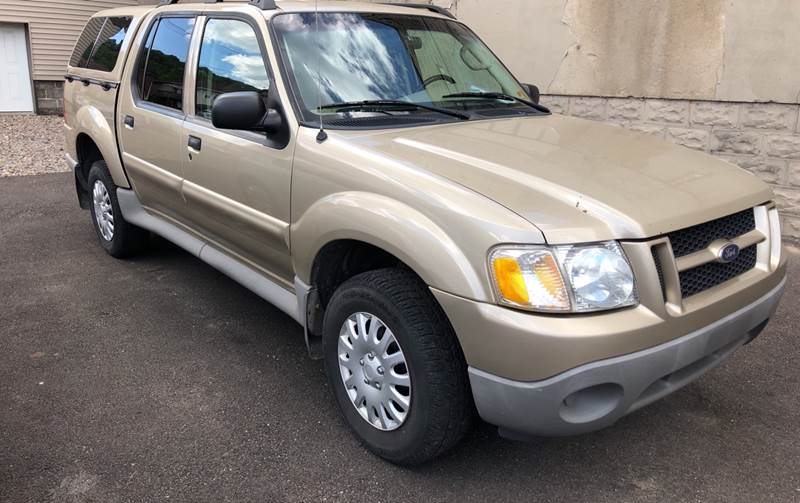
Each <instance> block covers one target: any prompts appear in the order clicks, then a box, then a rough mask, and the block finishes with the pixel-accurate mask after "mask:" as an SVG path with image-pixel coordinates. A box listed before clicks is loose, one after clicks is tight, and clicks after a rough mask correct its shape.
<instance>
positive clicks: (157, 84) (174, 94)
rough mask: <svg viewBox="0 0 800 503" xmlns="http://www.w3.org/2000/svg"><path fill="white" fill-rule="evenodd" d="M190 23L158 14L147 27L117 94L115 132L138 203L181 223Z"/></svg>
mask: <svg viewBox="0 0 800 503" xmlns="http://www.w3.org/2000/svg"><path fill="white" fill-rule="evenodd" d="M194 26H195V18H194V17H189V16H185V15H184V16H174V15H163V16H161V17H158V18H156V19H155V20H154V21H153V22H152V23H150V26H149V29H148V30H146V31H145V32H144V34H143V35H140V36H144V37H146V40H145V42H144V43H143V44H137V46H138V47H140V49H139V54H137V55H132V56H131V57H136V58H137V59H136V64H135V65H131V66H132V67H131V68H129V69H128V70H126V72H125V76H124V77H123V79H122V82H125V83H127V84H123V85H122V87H121V89H120V97H119V100H120V101H119V109H118V113H117V131H119V139H120V142H121V143H122V149H121V151H122V160H123V162H124V164H125V171H126V173H127V174H128V177H129V179H130V181H131V184H132V185H133V189H134V190H135V191H136V194H137V195H138V196H139V199H140V200H141V202H142V204H143V205H144V206H146V207H147V208H149V209H151V210H156V211H158V212H160V213H162V214H164V215H166V216H169V217H172V218H175V219H178V220H180V219H181V216H182V215H184V214H185V203H184V200H183V197H182V196H181V184H182V183H183V168H182V165H181V164H182V161H183V150H182V148H181V127H182V125H183V121H184V119H185V116H186V113H185V105H184V92H183V90H184V80H185V79H186V60H187V58H188V55H189V47H190V45H191V37H192V34H193V31H194Z"/></svg>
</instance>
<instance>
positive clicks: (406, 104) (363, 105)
mask: <svg viewBox="0 0 800 503" xmlns="http://www.w3.org/2000/svg"><path fill="white" fill-rule="evenodd" d="M378 107H380V108H383V107H394V108H400V107H402V108H412V109H414V108H417V109H420V110H429V111H431V112H437V113H440V114H443V115H449V116H450V117H456V118H458V119H461V120H465V121H466V120H469V115H467V114H464V113H461V112H456V111H454V110H448V109H446V108H439V107H434V106H431V105H422V104H420V103H414V102H413V101H403V100H365V101H344V102H342V103H331V104H330V105H322V106H321V107H318V109H319V110H326V109H337V110H345V109H362V110H364V109H370V108H374V109H377V108H378Z"/></svg>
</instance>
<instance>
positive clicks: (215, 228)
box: [181, 15, 294, 286]
mask: <svg viewBox="0 0 800 503" xmlns="http://www.w3.org/2000/svg"><path fill="white" fill-rule="evenodd" d="M262 21H263V20H262ZM202 33H203V35H202V39H201V41H200V45H199V51H198V53H197V55H196V57H195V58H194V59H195V60H196V63H195V64H194V66H195V68H194V69H193V72H194V76H195V79H194V80H195V86H194V93H193V94H192V98H193V99H192V100H191V101H192V109H191V110H187V119H186V121H185V122H184V126H183V138H182V140H181V145H182V147H181V148H182V152H183V166H184V168H183V171H184V177H185V181H184V184H183V195H184V197H185V198H186V201H187V205H188V211H189V215H190V218H191V219H192V221H193V224H194V226H195V227H197V228H199V229H201V232H203V233H204V234H206V235H207V236H208V237H209V238H210V239H211V240H212V241H213V242H215V243H217V244H218V245H219V246H220V247H222V248H225V249H226V251H228V252H229V253H231V254H233V255H236V256H238V257H239V258H241V259H244V260H245V261H247V262H249V263H250V264H251V265H254V266H256V267H257V268H259V269H261V270H262V271H263V272H265V273H267V274H269V275H270V276H272V277H273V279H276V280H278V281H279V282H282V283H284V284H285V285H286V286H289V285H291V282H292V280H293V277H294V273H293V268H292V264H291V259H290V255H289V208H290V206H289V194H290V190H291V169H292V149H291V147H289V146H287V145H285V144H283V145H275V144H273V142H271V141H270V138H269V137H267V136H266V135H264V134H261V133H254V132H247V131H229V130H220V129H216V128H215V127H214V126H213V125H212V123H211V108H212V105H213V102H214V98H216V97H217V96H218V95H219V94H221V93H226V92H234V91H257V92H260V93H262V95H264V96H266V94H267V93H268V92H269V88H270V77H269V73H268V71H267V65H266V57H265V56H264V45H263V38H262V37H261V36H260V35H259V33H260V28H259V25H258V24H257V22H256V20H254V19H244V18H236V19H232V18H225V17H218V16H213V15H209V17H207V18H206V19H205V26H204V29H203V31H202Z"/></svg>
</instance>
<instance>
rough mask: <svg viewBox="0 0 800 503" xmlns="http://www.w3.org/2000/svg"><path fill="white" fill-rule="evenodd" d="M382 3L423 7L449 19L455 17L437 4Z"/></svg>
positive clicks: (413, 7) (416, 7) (414, 7)
mask: <svg viewBox="0 0 800 503" xmlns="http://www.w3.org/2000/svg"><path fill="white" fill-rule="evenodd" d="M384 5H396V6H398V7H411V8H412V9H425V10H429V11H431V12H435V13H437V14H441V15H442V16H447V17H449V18H450V19H456V17H455V16H454V15H453V13H452V12H450V11H449V10H447V9H445V8H444V7H439V6H438V5H431V4H428V3H391V2H386V3H385V4H384Z"/></svg>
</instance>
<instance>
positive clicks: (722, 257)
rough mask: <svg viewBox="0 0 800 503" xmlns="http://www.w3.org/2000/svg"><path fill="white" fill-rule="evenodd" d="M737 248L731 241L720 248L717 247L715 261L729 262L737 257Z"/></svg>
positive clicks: (738, 250)
mask: <svg viewBox="0 0 800 503" xmlns="http://www.w3.org/2000/svg"><path fill="white" fill-rule="evenodd" d="M740 251H741V250H740V249H739V246H738V245H735V244H733V243H728V244H726V245H725V246H723V247H722V248H720V249H719V253H717V261H718V262H722V263H723V264H729V263H731V262H733V261H734V260H736V259H737V258H739V252H740Z"/></svg>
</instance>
